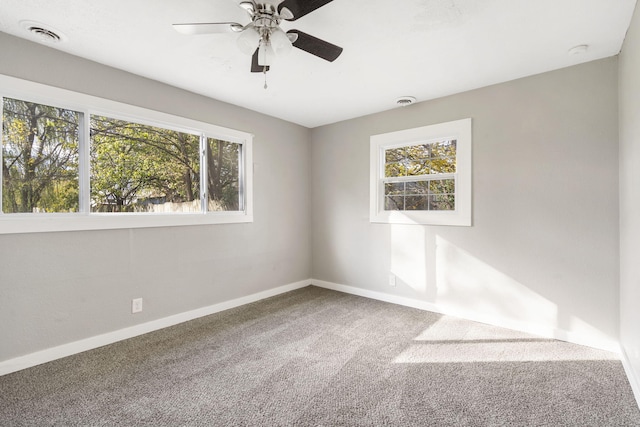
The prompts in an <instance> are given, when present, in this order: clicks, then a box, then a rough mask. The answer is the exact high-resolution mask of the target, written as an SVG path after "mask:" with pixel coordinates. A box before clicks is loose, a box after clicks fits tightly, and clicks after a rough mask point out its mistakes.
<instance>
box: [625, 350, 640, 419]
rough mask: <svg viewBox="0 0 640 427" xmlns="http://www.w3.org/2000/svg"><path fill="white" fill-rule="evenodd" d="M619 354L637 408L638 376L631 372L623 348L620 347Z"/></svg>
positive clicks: (639, 402)
mask: <svg viewBox="0 0 640 427" xmlns="http://www.w3.org/2000/svg"><path fill="white" fill-rule="evenodd" d="M620 353H621V356H622V357H621V358H622V366H624V371H625V372H626V374H627V378H628V379H629V384H630V385H631V390H633V395H634V396H635V398H636V403H637V404H638V407H640V381H639V378H638V375H636V372H635V371H634V370H633V365H632V364H631V361H630V360H629V357H628V356H627V352H626V351H625V350H624V347H623V346H620Z"/></svg>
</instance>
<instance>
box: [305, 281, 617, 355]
mask: <svg viewBox="0 0 640 427" xmlns="http://www.w3.org/2000/svg"><path fill="white" fill-rule="evenodd" d="M311 284H313V285H314V286H318V287H320V288H326V289H332V290H335V291H340V292H344V293H347V294H352V295H358V296H361V297H366V298H371V299H376V300H379V301H384V302H390V303H392V304H398V305H404V306H407V307H412V308H417V309H420V310H427V311H432V312H434V313H440V314H444V315H448V316H455V317H460V318H463V319H467V320H472V321H475V322H481V323H486V324H488V325H493V326H499V327H501V328H506V329H512V330H516V331H521V332H526V333H529V334H534V335H539V336H542V337H545V338H551V339H557V340H560V341H566V342H570V343H573V344H579V345H584V346H588V347H593V348H597V349H601V350H606V351H610V352H612V353H620V345H619V343H618V342H617V341H615V340H607V339H599V338H594V337H590V336H584V335H581V334H576V333H575V332H570V331H566V330H563V329H560V328H549V327H547V326H541V325H537V324H533V323H531V322H519V321H514V320H512V319H505V318H500V317H495V316H490V315H486V314H485V313H477V312H470V311H464V310H459V311H458V310H456V311H453V310H451V309H449V308H443V307H440V306H438V305H437V304H433V303H429V302H426V301H421V300H418V299H414V298H407V297H401V296H397V295H391V294H387V293H383V292H376V291H371V290H368V289H362V288H357V287H354V286H348V285H341V284H337V283H332V282H326V281H324V280H318V279H311Z"/></svg>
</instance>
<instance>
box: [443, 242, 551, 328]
mask: <svg viewBox="0 0 640 427" xmlns="http://www.w3.org/2000/svg"><path fill="white" fill-rule="evenodd" d="M435 268H436V285H437V304H438V306H440V307H443V309H445V310H446V312H447V313H450V314H455V315H459V316H461V317H467V318H473V319H476V320H480V321H483V320H484V321H487V322H488V323H495V321H496V319H497V320H501V321H503V322H502V323H504V321H505V320H508V321H510V322H512V323H513V327H514V328H515V327H517V329H523V330H529V331H531V332H536V333H541V334H544V335H550V334H552V333H553V331H554V330H556V329H557V327H558V324H557V322H558V320H557V317H558V309H557V305H556V304H555V303H553V302H551V301H549V300H547V299H546V298H544V297H542V296H541V295H539V294H538V293H536V292H534V291H532V290H531V289H529V288H528V287H527V286H525V285H523V284H521V283H519V282H518V281H517V280H515V279H513V278H511V277H509V276H507V275H506V274H504V273H502V272H501V271H499V270H497V269H495V268H494V267H492V266H490V265H488V264H486V263H485V262H483V261H481V260H480V259H478V258H476V257H475V256H473V255H471V254H470V253H468V252H466V251H464V250H462V249H460V248H459V247H457V246H456V245H454V244H452V243H451V242H449V241H447V240H445V239H444V238H442V237H441V236H436V267H435ZM527 325H535V328H534V329H535V331H532V330H530V329H529V328H527Z"/></svg>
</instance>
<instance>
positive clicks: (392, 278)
mask: <svg viewBox="0 0 640 427" xmlns="http://www.w3.org/2000/svg"><path fill="white" fill-rule="evenodd" d="M389 286H394V287H395V286H396V275H395V274H393V273H389Z"/></svg>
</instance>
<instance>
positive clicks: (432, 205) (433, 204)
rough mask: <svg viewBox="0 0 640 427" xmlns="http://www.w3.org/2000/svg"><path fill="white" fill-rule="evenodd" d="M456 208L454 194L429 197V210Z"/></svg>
mask: <svg viewBox="0 0 640 427" xmlns="http://www.w3.org/2000/svg"><path fill="white" fill-rule="evenodd" d="M455 209H456V203H455V196H454V195H453V194H443V195H435V196H431V197H430V198H429V210H431V211H452V210H455Z"/></svg>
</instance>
